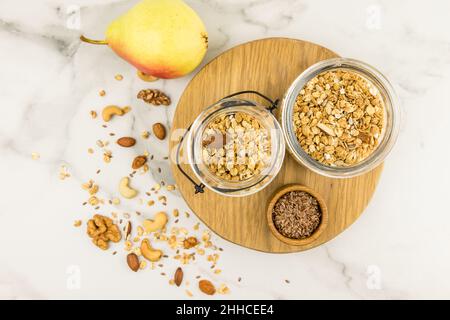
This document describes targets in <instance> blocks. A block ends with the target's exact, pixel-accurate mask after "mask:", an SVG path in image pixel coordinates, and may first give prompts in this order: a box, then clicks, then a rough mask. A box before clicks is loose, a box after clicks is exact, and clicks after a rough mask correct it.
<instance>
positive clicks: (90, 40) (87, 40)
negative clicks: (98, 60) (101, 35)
mask: <svg viewBox="0 0 450 320" xmlns="http://www.w3.org/2000/svg"><path fill="white" fill-rule="evenodd" d="M80 40H81V41H83V42H86V43H90V44H100V45H107V44H108V41H106V40H92V39H89V38H86V37H85V36H83V35H81V36H80Z"/></svg>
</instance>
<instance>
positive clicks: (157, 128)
mask: <svg viewBox="0 0 450 320" xmlns="http://www.w3.org/2000/svg"><path fill="white" fill-rule="evenodd" d="M153 133H154V134H155V136H156V137H157V138H158V139H159V140H164V138H165V137H166V128H165V127H164V125H163V124H162V123H159V122H158V123H155V124H154V125H153Z"/></svg>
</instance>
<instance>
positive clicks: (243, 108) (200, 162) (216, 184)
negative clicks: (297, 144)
mask: <svg viewBox="0 0 450 320" xmlns="http://www.w3.org/2000/svg"><path fill="white" fill-rule="evenodd" d="M237 113H245V114H247V115H249V116H250V117H252V118H253V119H256V120H257V121H258V122H259V124H260V126H261V127H262V129H263V130H266V131H264V132H267V133H268V134H269V135H270V146H271V152H270V157H269V161H268V165H267V166H265V167H264V168H262V169H261V170H260V172H259V173H258V174H254V175H253V176H250V177H249V178H248V179H244V180H240V181H231V180H226V179H223V178H221V177H219V176H217V175H216V174H215V173H213V172H212V171H211V170H210V169H209V167H208V165H207V164H206V163H205V161H204V159H203V154H202V153H203V148H204V141H203V134H204V132H205V129H206V128H207V127H208V125H209V124H210V123H211V122H212V121H214V120H215V119H217V117H222V116H226V115H232V114H234V115H235V114H237ZM186 149H187V155H188V161H189V164H190V166H191V168H192V170H193V172H194V174H195V176H196V177H197V178H198V179H199V180H200V181H201V182H202V183H203V184H204V185H205V186H206V187H207V188H209V189H211V190H213V191H215V192H217V193H219V194H222V195H226V196H247V195H250V194H253V193H256V192H258V191H259V190H261V189H263V188H264V187H266V186H267V185H268V184H269V183H270V182H271V181H272V180H273V179H274V178H275V176H276V175H277V174H278V172H279V171H280V169H281V166H282V164H283V159H284V156H285V149H286V146H285V142H284V138H283V133H282V130H281V126H280V124H279V123H278V121H277V119H276V118H275V117H274V116H273V114H272V113H271V108H267V107H264V106H262V105H260V104H258V103H256V102H254V101H250V100H243V99H237V98H224V99H222V100H220V101H218V102H217V103H215V104H213V105H211V106H209V107H208V108H206V109H205V110H204V111H203V112H202V113H201V114H200V115H199V116H198V117H197V118H196V120H195V121H194V122H193V123H192V126H191V128H190V129H189V133H188V135H187V139H186Z"/></svg>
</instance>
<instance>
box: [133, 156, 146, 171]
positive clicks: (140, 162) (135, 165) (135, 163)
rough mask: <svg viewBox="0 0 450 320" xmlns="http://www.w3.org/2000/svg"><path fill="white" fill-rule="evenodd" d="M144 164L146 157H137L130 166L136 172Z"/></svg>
mask: <svg viewBox="0 0 450 320" xmlns="http://www.w3.org/2000/svg"><path fill="white" fill-rule="evenodd" d="M146 162H147V157H146V156H137V157H136V158H134V160H133V163H132V164H131V167H132V168H133V169H134V170H137V169H139V168H140V167H142V166H143V165H144V164H145V163H146Z"/></svg>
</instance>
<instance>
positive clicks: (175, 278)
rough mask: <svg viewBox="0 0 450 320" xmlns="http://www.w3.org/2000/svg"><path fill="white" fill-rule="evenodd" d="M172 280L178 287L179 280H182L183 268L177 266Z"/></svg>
mask: <svg viewBox="0 0 450 320" xmlns="http://www.w3.org/2000/svg"><path fill="white" fill-rule="evenodd" d="M173 281H174V282H175V284H176V285H177V287H179V286H180V285H181V282H182V281H183V269H181V268H180V267H178V268H177V271H175V275H174V276H173Z"/></svg>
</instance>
